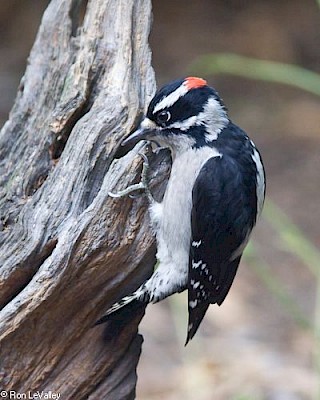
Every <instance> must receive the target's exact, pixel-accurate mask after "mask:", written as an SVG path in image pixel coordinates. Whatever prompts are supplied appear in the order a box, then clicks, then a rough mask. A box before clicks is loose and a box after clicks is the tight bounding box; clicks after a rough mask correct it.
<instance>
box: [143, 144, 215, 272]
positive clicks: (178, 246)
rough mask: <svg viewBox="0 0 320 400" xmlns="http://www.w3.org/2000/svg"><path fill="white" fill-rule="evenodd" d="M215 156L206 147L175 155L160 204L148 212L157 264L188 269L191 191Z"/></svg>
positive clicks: (213, 152) (211, 149) (212, 150)
mask: <svg viewBox="0 0 320 400" xmlns="http://www.w3.org/2000/svg"><path fill="white" fill-rule="evenodd" d="M217 156H219V153H218V152H217V151H216V150H215V149H213V148H208V147H206V148H201V149H189V150H187V151H184V152H182V153H181V154H177V155H176V157H175V159H174V161H173V164H172V169H171V174H170V178H169V181H168V185H167V189H166V192H165V195H164V198H163V201H162V203H160V204H159V203H157V204H155V205H153V206H152V207H151V210H150V211H151V218H152V221H153V223H154V225H155V227H156V234H157V242H158V254H157V257H158V259H159V261H160V263H165V264H172V263H174V264H175V267H180V268H181V269H185V268H188V257H189V246H190V238H191V208H192V189H193V186H194V182H195V180H196V178H197V176H198V173H199V171H200V169H201V168H202V166H203V165H204V163H205V162H206V161H207V160H208V159H209V158H211V157H217Z"/></svg>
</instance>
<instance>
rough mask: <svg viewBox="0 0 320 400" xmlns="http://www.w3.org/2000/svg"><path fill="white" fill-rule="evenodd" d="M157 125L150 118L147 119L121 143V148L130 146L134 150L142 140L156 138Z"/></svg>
mask: <svg viewBox="0 0 320 400" xmlns="http://www.w3.org/2000/svg"><path fill="white" fill-rule="evenodd" d="M155 129H156V124H155V123H154V122H153V121H151V120H150V119H149V118H145V119H144V120H143V121H142V122H141V124H140V126H139V128H138V129H137V130H135V131H134V132H132V133H131V134H130V135H129V136H128V137H127V138H126V139H125V140H123V141H122V142H121V146H125V147H127V146H130V147H131V148H133V147H134V146H135V145H136V144H137V143H138V142H140V140H145V139H150V138H151V137H152V136H154V133H155Z"/></svg>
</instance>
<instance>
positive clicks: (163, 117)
mask: <svg viewBox="0 0 320 400" xmlns="http://www.w3.org/2000/svg"><path fill="white" fill-rule="evenodd" d="M170 118H171V114H170V113H169V111H161V112H159V113H158V114H157V123H158V124H159V125H161V126H163V125H165V124H166V122H168V121H169V119H170Z"/></svg>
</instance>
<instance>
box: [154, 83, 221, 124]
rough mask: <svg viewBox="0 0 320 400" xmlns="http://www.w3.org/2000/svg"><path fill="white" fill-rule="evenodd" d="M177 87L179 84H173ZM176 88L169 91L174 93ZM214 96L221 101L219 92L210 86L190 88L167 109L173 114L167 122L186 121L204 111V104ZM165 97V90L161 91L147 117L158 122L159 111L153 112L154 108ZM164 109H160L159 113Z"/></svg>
mask: <svg viewBox="0 0 320 400" xmlns="http://www.w3.org/2000/svg"><path fill="white" fill-rule="evenodd" d="M179 82H183V81H179ZM176 85H177V84H176ZM177 87H179V85H178V86H173V88H175V89H174V90H176V89H177ZM165 88H166V87H165ZM174 90H171V91H170V92H168V94H170V93H172V91H174ZM212 96H213V97H214V98H215V99H216V100H217V101H218V102H219V103H221V100H220V98H219V97H218V95H217V93H216V92H215V91H214V90H213V89H212V88H210V87H208V86H204V87H201V88H197V89H191V90H189V92H187V93H186V94H185V95H184V96H181V97H180V98H179V99H178V100H177V101H176V102H175V103H174V104H173V105H172V106H170V107H167V108H166V109H165V110H166V111H169V112H170V115H171V118H170V120H169V121H168V122H167V125H168V126H169V125H171V124H173V123H175V122H178V121H184V120H186V119H188V118H190V117H192V116H195V115H198V114H199V113H200V112H201V111H203V108H204V105H205V104H206V103H207V101H208V99H209V97H212ZM164 97H165V96H163V91H160V92H159V94H157V95H156V96H155V97H154V99H153V100H152V101H151V103H150V106H149V108H148V113H147V117H148V118H149V119H151V120H152V121H155V122H157V115H158V113H155V114H153V110H154V108H155V107H156V105H157V104H158V103H159V102H160V101H161V100H163V98H164ZM221 104H222V103H221ZM222 105H223V104H222ZM162 111H163V110H159V113H160V112H162Z"/></svg>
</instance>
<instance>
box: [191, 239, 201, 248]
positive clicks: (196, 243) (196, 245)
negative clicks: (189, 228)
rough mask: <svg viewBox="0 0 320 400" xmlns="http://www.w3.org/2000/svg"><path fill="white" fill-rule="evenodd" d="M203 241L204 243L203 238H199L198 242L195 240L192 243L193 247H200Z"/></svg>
mask: <svg viewBox="0 0 320 400" xmlns="http://www.w3.org/2000/svg"><path fill="white" fill-rule="evenodd" d="M201 243H202V240H199V241H198V242H196V241H193V242H192V244H191V245H192V246H193V247H197V248H198V247H199V246H200V244H201Z"/></svg>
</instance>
